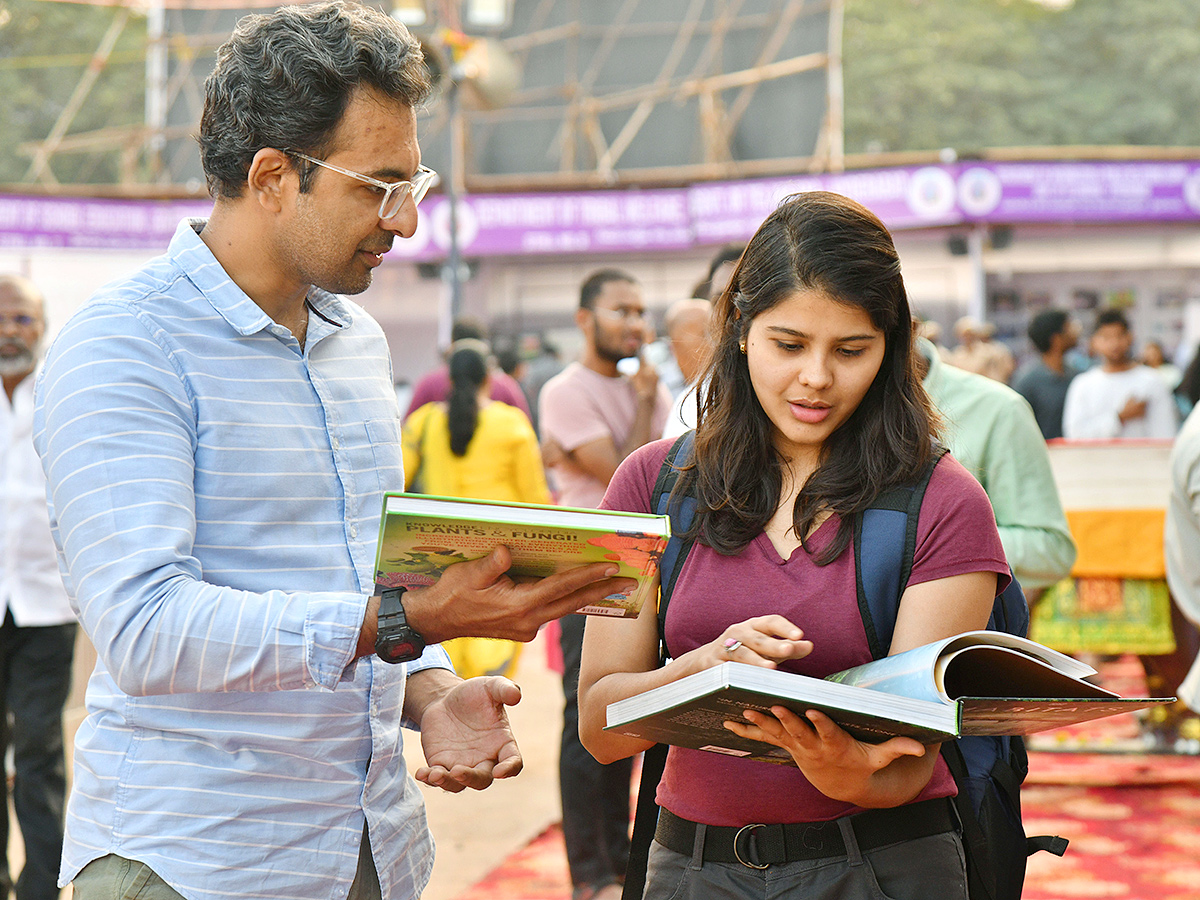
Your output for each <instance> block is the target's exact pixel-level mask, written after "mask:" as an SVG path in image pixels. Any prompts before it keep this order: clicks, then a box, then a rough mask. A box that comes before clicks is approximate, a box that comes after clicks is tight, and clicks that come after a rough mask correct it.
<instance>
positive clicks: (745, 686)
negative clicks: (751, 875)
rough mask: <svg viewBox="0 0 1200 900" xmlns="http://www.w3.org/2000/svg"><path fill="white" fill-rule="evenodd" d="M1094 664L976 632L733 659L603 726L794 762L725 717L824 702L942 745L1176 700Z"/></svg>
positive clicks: (634, 700) (862, 735)
mask: <svg viewBox="0 0 1200 900" xmlns="http://www.w3.org/2000/svg"><path fill="white" fill-rule="evenodd" d="M1095 674H1096V671H1095V669H1093V668H1092V667H1091V666H1088V665H1085V664H1084V663H1081V662H1079V661H1078V660H1075V659H1072V658H1071V657H1069V656H1065V655H1064V654H1062V653H1058V652H1057V651H1055V650H1051V649H1050V648H1049V647H1044V646H1042V645H1041V644H1037V643H1034V642H1033V641H1030V640H1026V639H1025V638H1020V637H1015V636H1013V635H1009V634H1002V633H999V632H995V631H970V632H967V633H965V634H960V635H957V636H955V637H951V638H946V639H945V640H941V641H935V642H933V643H931V644H925V645H924V646H922V647H917V648H915V649H913V650H909V651H907V652H905V653H899V654H896V655H895V656H889V657H886V658H884V659H878V660H875V661H873V662H869V663H867V664H866V665H862V666H855V667H854V668H852V669H847V670H846V671H844V672H838V673H836V674H834V675H830V676H829V677H828V678H825V679H820V678H811V677H809V676H806V675H797V674H795V673H792V672H781V671H779V670H778V669H766V668H762V667H760V666H751V665H747V664H746V663H735V662H727V663H722V664H721V665H719V666H714V667H712V668H710V669H706V670H704V671H703V672H697V673H696V674H694V675H688V676H686V677H684V678H681V679H679V680H678V681H673V682H671V683H670V684H665V685H663V686H661V687H657V688H654V689H653V690H649V691H646V692H645V693H642V694H638V695H636V696H633V697H629V698H627V699H625V700H619V701H617V702H615V703H610V704H609V706H608V711H607V712H608V717H607V725H606V728H607V729H608V730H611V731H616V732H618V733H620V734H628V735H632V736H633V737H640V738H645V739H647V740H652V741H657V742H659V743H665V744H675V745H677V746H680V747H691V748H692V749H696V750H711V751H713V752H716V753H724V754H726V755H729V756H745V757H749V758H752V759H759V760H763V761H765V762H778V763H789V764H790V763H791V762H792V759H791V756H790V755H788V753H787V752H786V751H784V750H781V749H779V748H778V747H774V746H772V745H770V744H766V743H762V742H760V741H751V740H746V739H744V738H740V737H738V736H737V735H735V734H734V733H733V732H731V731H729V730H728V729H726V728H725V727H724V726H723V724H722V723H724V722H726V721H739V722H745V721H746V720H745V718H744V717H743V716H742V711H743V710H746V709H754V710H759V711H761V712H765V713H768V714H769V713H770V709H771V707H772V706H785V707H787V708H789V709H791V710H793V711H794V712H796V713H797V714H799V715H801V716H803V715H804V712H805V711H806V710H809V709H816V710H820V711H821V712H823V713H825V714H826V715H827V716H829V717H830V718H831V719H833V720H834V721H835V722H837V723H838V724H839V725H841V727H842V728H844V729H846V730H847V731H848V732H850V733H851V734H852V735H854V736H855V737H856V738H858V739H859V740H864V741H871V742H879V741H884V740H887V739H888V738H890V737H893V736H896V735H904V736H907V737H912V738H915V739H917V740H919V741H921V742H922V743H926V744H933V743H939V742H941V741H944V740H948V739H951V738H956V737H960V736H962V735H970V734H984V735H1003V734H1032V733H1034V732H1037V731H1045V730H1047V729H1050V728H1058V727H1061V726H1064V725H1070V724H1073V723H1075V722H1086V721H1089V720H1091V719H1099V718H1103V717H1104V716H1112V715H1116V714H1117V713H1123V712H1130V711H1132V710H1136V709H1144V708H1146V707H1148V706H1154V705H1156V704H1160V703H1170V702H1171V701H1172V700H1173V699H1174V698H1171V697H1168V698H1149V697H1121V696H1119V695H1117V694H1115V693H1113V692H1112V691H1109V690H1106V689H1105V688H1102V687H1100V686H1099V685H1096V684H1093V683H1091V682H1090V681H1087V680H1086V679H1087V678H1090V677H1092V676H1094V675H1095Z"/></svg>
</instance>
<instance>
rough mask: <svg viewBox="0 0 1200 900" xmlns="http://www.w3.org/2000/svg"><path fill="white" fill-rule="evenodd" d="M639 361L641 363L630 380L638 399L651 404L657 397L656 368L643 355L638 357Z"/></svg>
mask: <svg viewBox="0 0 1200 900" xmlns="http://www.w3.org/2000/svg"><path fill="white" fill-rule="evenodd" d="M640 362H641V365H639V366H638V370H637V371H636V372H634V373H633V376H632V378H631V379H630V380H631V381H632V382H633V387H634V390H636V391H637V396H638V399H639V400H641V401H642V402H643V403H649V404H651V406H653V404H654V403H655V401H656V400H657V399H658V369H656V368H654V363H652V362H650V360H648V359H646V357H645V356H642V357H640Z"/></svg>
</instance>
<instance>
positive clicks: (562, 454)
mask: <svg viewBox="0 0 1200 900" xmlns="http://www.w3.org/2000/svg"><path fill="white" fill-rule="evenodd" d="M538 449H539V450H541V452H542V465H543V466H545V467H546V468H547V469H553V468H554V467H555V466H561V465H562V464H563V463H564V462H566V461H567V452H566V451H565V450H563V448H562V445H561V444H560V443H559V442H558V441H556V440H555V439H554V438H552V437H544V438H542V442H541V443H540V444H539V445H538Z"/></svg>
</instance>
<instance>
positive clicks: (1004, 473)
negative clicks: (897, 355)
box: [918, 338, 1075, 600]
mask: <svg viewBox="0 0 1200 900" xmlns="http://www.w3.org/2000/svg"><path fill="white" fill-rule="evenodd" d="M918 347H919V352H920V354H921V356H922V357H923V358H924V359H925V362H926V364H927V366H928V369H927V372H926V374H925V378H924V384H925V390H926V391H928V393H929V396H930V398H931V399H932V400H933V404H934V406H936V407H937V410H938V412H940V413H941V414H942V417H943V419H944V420H945V421H944V427H943V434H942V440H943V442H944V443H945V444H946V446H947V447H949V448H950V452H951V453H952V454H953V455H954V458H955V459H957V460H958V461H959V462H961V463H962V464H963V465H964V466H966V468H967V470H968V471H970V472H971V473H972V474H973V475H974V476H975V477H976V478H977V479H979V483H980V484H981V485H983V489H984V490H985V491H986V492H987V495H988V498H989V499H990V500H991V501H992V509H993V510H994V511H995V513H996V524H997V525H998V526H999V528H1000V540H1001V542H1002V543H1003V544H1004V553H1005V556H1007V557H1008V563H1009V565H1010V566H1012V568H1013V572H1014V573H1015V574H1016V576H1017V580H1018V581H1020V582H1021V586H1022V587H1023V588H1024V589H1025V593H1026V595H1027V596H1028V597H1029V598H1030V600H1035V599H1036V597H1037V596H1038V595H1040V594H1041V592H1042V591H1043V590H1045V589H1046V588H1048V587H1050V585H1052V584H1054V583H1055V582H1057V581H1059V580H1060V579H1062V578H1066V577H1067V575H1068V574H1069V573H1070V571H1071V566H1072V565H1073V564H1074V563H1075V542H1074V540H1072V538H1071V532H1070V530H1069V529H1068V527H1067V517H1066V515H1065V514H1064V513H1063V508H1062V501H1061V500H1060V499H1059V497H1058V488H1057V486H1056V485H1055V483H1054V474H1053V472H1052V471H1051V469H1050V456H1049V453H1048V452H1047V450H1046V442H1045V439H1044V438H1043V437H1042V432H1041V429H1039V428H1038V424H1037V420H1036V419H1035V418H1034V415H1033V410H1032V409H1031V408H1030V406H1029V403H1028V402H1026V400H1025V399H1024V398H1023V397H1022V396H1021V395H1020V394H1018V393H1017V392H1016V391H1014V390H1013V389H1012V388H1009V387H1007V386H1006V385H1003V384H1001V383H1000V382H998V381H994V380H992V379H991V378H985V377H984V376H982V375H976V374H975V373H973V372H967V371H965V370H963V369H958V368H955V367H954V366H951V365H948V364H947V363H944V362H943V361H942V360H941V359H940V358H939V356H938V353H937V350H936V349H935V348H934V346H933V344H931V343H930V342H929V341H927V340H925V339H924V338H922V339H920V342H919V344H918Z"/></svg>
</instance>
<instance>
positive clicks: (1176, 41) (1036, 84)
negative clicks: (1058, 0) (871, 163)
mask: <svg viewBox="0 0 1200 900" xmlns="http://www.w3.org/2000/svg"><path fill="white" fill-rule="evenodd" d="M1198 26H1200V0H1154V2H1153V3H1130V2H1128V0H1075V2H1074V3H1070V4H1069V5H1067V6H1065V7H1061V6H1059V5H1054V6H1046V5H1043V4H1041V3H1036V2H1033V0H847V5H846V28H845V40H844V46H843V55H844V57H845V82H846V148H847V150H848V151H849V152H862V151H870V150H929V149H937V148H941V147H953V148H955V149H957V150H959V151H960V152H962V151H967V152H970V151H972V150H977V149H980V148H984V147H1010V146H1043V145H1047V146H1053V145H1078V144H1102V145H1103V144H1117V145H1120V144H1132V145H1196V144H1200V121H1197V119H1196V117H1195V115H1194V113H1193V111H1194V110H1195V109H1196V108H1197V101H1200V64H1198V63H1200V27H1198Z"/></svg>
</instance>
